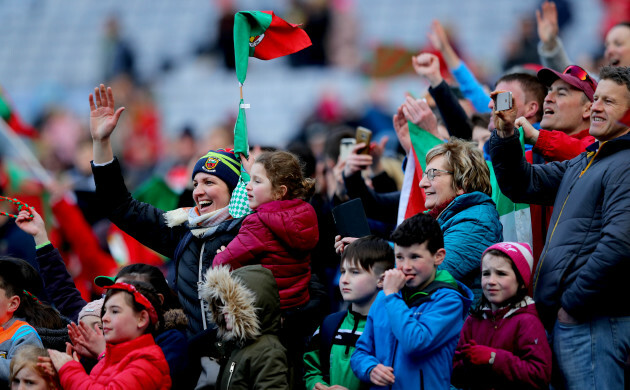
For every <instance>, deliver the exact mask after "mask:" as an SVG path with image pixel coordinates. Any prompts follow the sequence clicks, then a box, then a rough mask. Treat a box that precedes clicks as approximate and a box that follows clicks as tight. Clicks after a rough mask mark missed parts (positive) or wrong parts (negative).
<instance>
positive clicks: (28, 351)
mask: <svg viewBox="0 0 630 390" xmlns="http://www.w3.org/2000/svg"><path fill="white" fill-rule="evenodd" d="M40 356H46V357H48V356H49V355H48V351H46V350H45V349H44V348H40V347H37V346H35V345H30V344H27V345H23V346H21V347H20V348H19V349H18V350H17V352H16V353H15V355H14V356H13V358H12V359H11V364H10V366H9V367H10V368H9V383H12V382H13V379H14V378H15V376H16V375H17V374H18V373H19V372H20V371H21V370H22V369H23V368H25V367H27V368H30V369H31V370H33V371H35V372H36V373H37V374H38V375H39V376H40V377H41V378H43V379H44V380H45V381H46V385H47V386H48V389H50V390H57V389H61V384H60V383H59V375H58V374H57V373H55V375H54V376H51V375H49V374H47V373H46V372H45V371H44V370H43V369H42V368H41V367H39V366H38V365H37V363H38V362H39V359H38V357H40Z"/></svg>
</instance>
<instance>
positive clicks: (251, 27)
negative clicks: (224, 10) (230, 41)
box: [234, 11, 311, 84]
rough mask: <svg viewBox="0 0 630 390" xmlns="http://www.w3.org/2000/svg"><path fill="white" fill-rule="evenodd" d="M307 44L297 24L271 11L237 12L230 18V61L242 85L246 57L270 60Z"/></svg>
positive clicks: (304, 33)
mask: <svg viewBox="0 0 630 390" xmlns="http://www.w3.org/2000/svg"><path fill="white" fill-rule="evenodd" d="M310 45H311V39H310V38H309V37H308V35H307V34H306V32H305V31H304V30H302V29H301V28H300V27H298V25H297V24H292V23H287V22H286V21H284V20H282V19H280V18H279V17H277V16H276V15H275V14H274V13H273V11H241V12H237V13H236V15H234V59H235V60H236V78H237V79H238V81H239V82H240V83H241V84H243V83H244V82H245V77H246V74H247V63H248V59H249V57H256V58H258V59H261V60H271V59H273V58H278V57H282V56H286V55H288V54H292V53H295V52H297V51H300V50H302V49H304V48H307V47H309V46H310Z"/></svg>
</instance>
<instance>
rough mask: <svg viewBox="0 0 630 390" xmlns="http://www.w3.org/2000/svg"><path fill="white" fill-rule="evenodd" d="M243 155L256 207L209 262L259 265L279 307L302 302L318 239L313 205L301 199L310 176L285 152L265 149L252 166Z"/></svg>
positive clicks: (249, 191) (309, 189) (309, 192)
mask: <svg viewBox="0 0 630 390" xmlns="http://www.w3.org/2000/svg"><path fill="white" fill-rule="evenodd" d="M242 160H243V165H244V166H245V168H246V170H247V172H248V173H249V174H250V177H251V180H250V182H249V184H247V187H246V189H247V197H248V199H249V207H251V208H252V210H254V211H255V212H254V213H253V214H250V215H248V216H247V217H246V218H245V220H243V224H242V225H241V229H240V230H239V232H238V235H237V236H236V237H235V238H234V239H233V240H232V241H231V242H230V243H229V244H228V245H227V247H225V248H224V247H222V248H221V249H220V250H219V251H218V252H220V253H218V254H217V255H216V256H215V258H214V261H213V263H212V266H213V267H217V266H219V265H229V266H230V267H231V268H232V269H236V268H239V267H242V266H244V265H252V264H261V265H262V266H263V267H265V268H268V269H269V270H270V271H271V272H272V273H273V276H274V278H275V279H276V283H277V284H278V290H279V292H280V308H281V309H282V310H283V311H285V310H287V309H292V308H297V307H301V306H303V305H305V304H306V303H307V302H308V300H309V294H308V283H309V281H310V279H311V268H310V261H311V251H312V250H313V248H314V247H315V245H316V244H317V240H318V238H319V232H318V229H317V215H316V214H315V209H313V206H311V205H310V204H308V203H306V202H305V201H304V199H306V198H308V197H310V196H311V195H312V193H313V190H314V188H313V187H314V180H313V179H306V178H304V176H303V175H302V167H301V165H300V161H299V160H298V158H297V157H296V156H295V155H293V154H291V153H288V152H283V151H277V152H264V153H262V154H260V155H259V156H258V157H257V158H256V160H255V162H254V163H253V164H251V165H250V164H249V163H248V161H247V160H245V159H244V158H243V157H242Z"/></svg>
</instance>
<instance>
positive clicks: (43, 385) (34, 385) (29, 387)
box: [11, 365, 48, 390]
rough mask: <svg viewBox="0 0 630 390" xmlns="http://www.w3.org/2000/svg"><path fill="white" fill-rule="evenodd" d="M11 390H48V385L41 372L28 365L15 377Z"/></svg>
mask: <svg viewBox="0 0 630 390" xmlns="http://www.w3.org/2000/svg"><path fill="white" fill-rule="evenodd" d="M11 390H48V383H47V382H46V380H45V379H44V378H42V376H41V375H40V374H39V372H37V371H35V370H34V369H33V368H31V367H29V366H27V365H26V366H24V367H22V369H21V370H20V371H18V372H17V374H15V376H14V377H13V381H12V382H11Z"/></svg>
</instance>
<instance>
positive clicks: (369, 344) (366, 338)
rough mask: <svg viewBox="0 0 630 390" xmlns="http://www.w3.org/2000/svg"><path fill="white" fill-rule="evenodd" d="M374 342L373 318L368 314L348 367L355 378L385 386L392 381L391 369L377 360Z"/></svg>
mask: <svg viewBox="0 0 630 390" xmlns="http://www.w3.org/2000/svg"><path fill="white" fill-rule="evenodd" d="M375 303H376V302H375ZM373 305H374V304H373ZM374 342H375V337H374V325H373V320H372V317H371V316H370V315H368V318H367V321H366V323H365V328H364V329H363V334H362V335H361V337H359V340H357V344H356V349H355V350H354V353H353V354H352V357H351V358H350V367H351V368H352V371H353V372H354V374H355V375H356V376H357V378H359V379H360V380H362V381H363V382H368V383H374V384H376V385H379V386H387V385H389V384H392V383H394V374H393V369H392V368H391V367H387V366H385V365H383V364H382V363H381V362H379V361H378V359H377V358H376V351H375V349H374ZM388 373H389V374H388ZM373 374H374V375H373ZM381 378H383V380H382V382H381V380H380V379H381ZM385 378H387V379H389V380H386V379H385ZM374 380H376V382H374Z"/></svg>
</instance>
